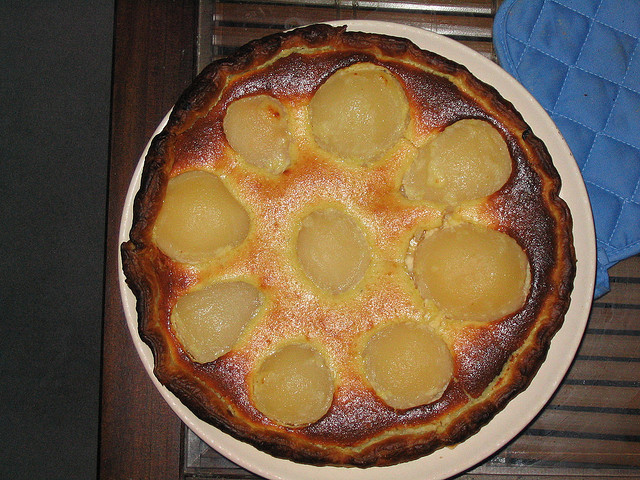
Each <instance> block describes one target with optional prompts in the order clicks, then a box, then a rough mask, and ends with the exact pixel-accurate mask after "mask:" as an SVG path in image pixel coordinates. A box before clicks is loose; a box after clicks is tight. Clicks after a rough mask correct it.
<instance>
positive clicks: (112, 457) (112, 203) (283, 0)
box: [99, 0, 640, 480]
mask: <svg viewBox="0 0 640 480" xmlns="http://www.w3.org/2000/svg"><path fill="white" fill-rule="evenodd" d="M116 3H117V8H116V15H115V32H114V42H115V44H114V71H113V92H112V119H111V160H110V171H109V203H108V224H107V253H106V277H105V309H104V332H103V372H102V398H101V425H100V462H99V475H100V478H101V479H114V480H122V479H136V480H137V479H162V480H174V479H176V480H177V479H183V478H189V479H199V478H202V479H204V478H257V477H255V476H254V475H252V474H250V473H248V472H246V471H244V470H242V469H240V468H239V467H236V466H235V465H233V464H231V463H230V462H228V461H226V460H225V459H223V458H222V457H221V456H220V455H218V454H217V453H216V452H215V451H213V450H212V449H210V448H208V447H207V446H206V445H205V444H203V443H202V442H201V441H200V440H199V439H198V438H197V437H196V436H195V435H194V434H193V433H192V432H191V431H189V429H188V428H186V427H185V426H184V425H183V424H182V422H181V421H180V420H179V419H178V417H176V415H175V414H174V413H173V412H172V411H171V409H170V408H169V407H168V406H167V404H166V403H165V402H164V400H163V399H162V397H161V396H160V394H159V393H158V392H157V391H156V389H155V387H154V386H153V384H152V382H151V380H150V379H149V378H148V376H147V374H146V371H145V370H144V368H143V366H142V363H141V361H140V359H139V357H138V355H137V352H136V350H135V348H134V345H133V342H132V340H131V338H130V334H129V330H128V328H127V325H126V320H125V317H124V312H123V308H122V303H121V300H120V291H119V284H118V252H119V248H118V230H119V222H120V217H121V214H122V208H123V205H124V199H125V196H126V192H127V188H128V186H129V182H130V181H131V177H132V174H133V171H134V168H135V166H136V164H137V161H138V158H139V156H140V154H141V153H142V151H143V149H144V147H145V145H146V143H147V141H148V139H149V137H150V136H151V135H152V133H153V131H154V130H155V128H156V126H157V125H158V124H159V123H160V121H161V119H162V118H163V116H164V115H165V114H166V113H167V112H168V111H169V110H170V108H171V106H172V105H173V103H174V102H175V100H176V99H177V97H178V95H179V94H180V93H181V92H182V90H184V88H186V87H187V86H188V84H189V83H190V81H191V80H192V78H193V77H194V75H195V74H196V72H197V71H198V70H199V69H200V68H201V66H202V65H203V64H204V63H206V62H208V61H209V60H211V59H212V58H213V57H215V56H218V55H225V54H227V53H229V52H230V51H232V50H233V48H235V47H237V46H239V45H240V44H242V43H245V42H246V41H247V40H250V39H252V38H257V37H260V36H262V35H264V34H266V33H270V32H271V31H275V30H279V29H282V28H288V27H292V26H295V25H298V24H302V23H311V22H314V21H322V20H332V19H336V18H342V19H344V18H371V19H381V20H389V21H396V22H403V23H409V24H412V25H419V26H422V27H423V28H428V29H430V30H434V31H437V32H438V33H442V34H446V35H449V36H451V37H453V38H456V39H458V40H461V41H463V43H466V44H468V45H469V46H471V47H472V48H475V49H476V50H478V51H480V52H481V53H483V54H484V55H486V56H487V57H489V58H492V55H493V50H492V45H491V24H492V17H493V14H494V13H495V9H496V4H497V2H496V1H491V0H468V1H464V0H463V1H458V0H441V1H439V2H420V1H418V0H413V1H411V0H408V1H402V2H400V1H393V0H391V1H385V2H375V1H373V2H364V1H359V2H356V1H355V0H354V1H353V2H351V1H340V0H326V1H324V0H314V1H313V2H307V4H306V6H305V5H304V2H295V1H290V0H280V1H274V0H262V1H260V2H256V1H254V2H250V4H249V5H247V2H242V1H240V0H226V1H222V0H220V1H218V0H216V1H214V0H204V1H203V3H202V4H199V3H198V2H196V1H195V0H192V1H187V0H184V1H179V0H174V1H169V0H119V1H118V2H116ZM310 4H312V6H309V5H310ZM639 272H640V257H638V256H636V257H632V258H630V259H628V260H625V261H623V262H621V263H620V264H618V265H616V266H615V267H613V268H612V270H611V272H610V273H611V282H612V283H611V286H612V288H611V292H610V293H608V294H607V295H605V296H604V297H602V298H600V299H598V300H596V301H595V303H594V305H593V308H592V312H591V316H590V319H589V324H588V327H587V332H586V335H585V338H584V340H583V343H582V346H581V347H580V350H579V352H578V355H577V358H576V361H575V362H574V364H573V366H572V367H571V369H570V371H569V373H568V375H567V377H566V379H565V380H564V382H563V384H562V385H561V387H560V389H559V390H558V392H557V393H556V395H555V396H554V398H553V399H552V400H551V402H550V404H549V405H548V406H547V407H546V408H545V409H544V410H543V412H542V413H541V414H540V415H539V417H538V418H537V419H536V420H535V421H534V422H533V423H532V424H531V425H530V426H529V427H528V428H527V429H526V430H525V431H524V432H523V433H522V434H520V435H519V436H518V437H517V438H516V439H514V441H513V442H511V443H510V444H509V445H508V446H507V447H506V448H505V449H504V450H502V451H501V452H498V453H497V454H496V456H495V457H493V458H491V459H489V460H487V461H486V462H485V463H483V464H482V465H479V466H477V467H476V468H474V469H473V470H472V471H470V472H467V473H466V474H464V475H462V476H461V478H465V479H487V480H501V479H505V480H506V479H516V478H523V477H524V478H527V479H536V478H539V479H543V478H544V479H548V478H567V477H569V476H573V477H577V478H586V477H588V478H601V479H604V478H640V320H639V318H638V317H639V314H640V273H639Z"/></svg>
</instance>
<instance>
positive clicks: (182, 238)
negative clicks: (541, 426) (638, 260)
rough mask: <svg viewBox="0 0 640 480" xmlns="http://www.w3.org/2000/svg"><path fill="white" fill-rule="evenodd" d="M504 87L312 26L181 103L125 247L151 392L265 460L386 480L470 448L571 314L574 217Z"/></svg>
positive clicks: (398, 48)
mask: <svg viewBox="0 0 640 480" xmlns="http://www.w3.org/2000/svg"><path fill="white" fill-rule="evenodd" d="M559 190H560V178H559V175H558V173H557V172H556V170H555V168H554V166H553V164H552V161H551V158H550V156H549V154H548V152H547V149H546V148H545V145H544V144H543V143H542V142H541V141H540V140H539V139H538V138H537V137H536V136H535V135H534V134H533V132H532V131H531V129H530V128H529V127H528V125H527V124H526V123H525V122H524V120H523V118H522V117H521V115H520V114H519V113H518V112H517V111H515V109H514V108H513V106H512V105H511V104H510V103H509V102H507V101H506V100H504V99H503V98H502V97H501V96H500V95H499V93H498V92H497V91H496V90H495V89H493V88H492V87H490V86H488V85H486V84H484V83H483V82H481V81H480V80H478V79H476V78H475V77H474V76H473V75H472V74H470V73H469V71H468V70H467V69H466V68H464V67H463V66H461V65H458V64H456V63H454V62H452V61H449V60H447V59H445V58H443V57H441V56H439V55H437V54H434V53H430V52H427V51H423V50H421V49H419V48H418V47H416V46H415V45H414V44H413V43H411V42H410V41H408V40H405V39H402V38H395V37H390V36H384V35H377V34H366V33H359V32H347V31H346V30H345V28H341V27H331V26H328V25H313V26H310V27H305V28H300V29H297V30H293V31H289V32H286V33H279V34H275V35H272V36H269V37H266V38H264V39H261V40H257V41H254V42H251V43H249V44H248V45H246V46H245V47H243V48H241V49H240V50H238V52H237V53H236V54H234V55H233V56H231V57H229V58H226V59H223V60H219V61H216V62H214V63H212V64H211V65H210V66H208V67H207V68H206V69H205V70H204V71H203V72H202V73H201V74H200V75H199V76H198V77H197V78H196V80H195V81H194V83H193V84H192V85H191V86H190V87H189V89H188V90H187V91H186V92H185V93H184V94H183V95H182V97H181V98H180V99H179V101H178V102H177V104H176V106H175V108H174V110H173V111H172V113H171V115H170V118H169V120H168V123H167V125H166V127H165V128H164V129H163V131H162V132H161V133H160V134H159V135H157V136H156V137H155V138H154V139H153V141H152V143H151V147H150V149H149V152H148V155H147V157H146V160H145V164H144V170H143V173H142V180H141V186H140V189H139V191H138V193H137V195H136V198H135V202H134V207H133V225H132V228H131V232H130V240H129V241H127V242H125V243H124V244H123V245H122V260H123V268H124V272H125V275H126V279H127V283H128V285H129V286H130V288H131V290H132V291H133V293H134V294H135V297H136V299H137V313H138V318H139V332H140V336H141V338H142V339H143V340H144V341H145V342H146V343H147V344H148V345H149V346H150V347H151V350H152V352H153V356H154V361H155V369H154V372H155V375H156V376H157V378H158V380H159V381H160V382H161V383H162V384H163V385H165V386H166V387H167V388H168V389H169V390H170V391H171V392H173V393H174V394H175V395H176V396H177V397H178V398H179V399H180V400H181V401H182V402H183V403H184V404H185V406H187V407H188V408H189V409H190V410H191V411H193V412H194V413H195V414H196V415H197V416H199V417H200V418H201V419H203V420H204V421H206V422H208V423H210V424H213V425H214V426H216V427H217V428H220V429H221V430H223V431H225V432H228V433H230V434H231V435H233V436H234V437H236V438H238V439H241V440H243V441H246V442H249V443H250V444H253V445H254V446H256V447H257V448H259V449H261V450H263V451H266V452H268V453H270V454H272V455H275V456H278V457H283V458H287V459H290V460H294V461H297V462H304V463H309V464H317V465H327V464H329V465H344V466H359V467H367V466H382V465H390V464H394V463H399V462H404V461H408V460H411V459H415V458H417V457H420V456H423V455H427V454H429V453H431V452H433V451H435V450H436V449H439V448H441V447H443V446H448V445H454V444H457V443H459V442H462V441H464V440H465V439H466V438H468V437H469V436H471V435H473V434H474V433H476V432H477V431H478V430H479V429H480V428H481V427H482V426H483V425H484V424H486V423H487V422H488V421H489V420H490V419H491V418H492V417H493V416H494V415H495V414H496V413H497V412H498V411H500V410H501V409H502V408H503V407H505V405H506V404H507V403H508V402H509V401H510V400H511V399H512V398H513V397H514V396H515V395H517V394H518V393H519V392H521V391H522V390H523V389H525V388H526V387H527V385H528V384H529V382H530V381H531V379H532V378H533V376H534V375H535V373H536V371H537V370H538V368H539V367H540V365H541V363H542V362H543V360H544V359H545V355H546V352H547V349H548V347H549V343H550V341H551V338H552V337H553V335H554V333H555V332H556V331H557V330H558V329H559V328H560V326H561V324H562V322H563V318H564V315H565V313H566V311H567V309H568V306H569V301H570V293H571V289H572V284H573V277H574V274H575V255H574V250H573V241H572V225H571V217H570V213H569V210H568V208H567V206H566V204H565V203H564V202H563V200H562V199H561V198H560V197H559Z"/></svg>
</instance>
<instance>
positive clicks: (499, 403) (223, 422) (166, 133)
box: [121, 25, 575, 467]
mask: <svg viewBox="0 0 640 480" xmlns="http://www.w3.org/2000/svg"><path fill="white" fill-rule="evenodd" d="M340 33H343V36H342V38H343V44H344V45H345V46H347V47H351V48H363V47H365V48H366V47H371V46H374V47H376V48H378V49H379V50H380V51H381V52H382V53H383V54H385V55H387V56H391V57H393V56H398V55H399V56H403V55H405V54H406V53H409V54H410V55H413V56H416V57H417V58H418V60H419V61H422V62H423V63H425V64H427V65H429V66H431V68H434V69H436V70H438V71H441V72H443V73H447V74H450V75H456V74H457V73H462V74H463V75H464V77H465V79H466V80H467V83H468V84H469V85H470V86H472V87H474V88H475V89H479V90H480V91H481V92H482V91H485V92H488V93H489V95H488V98H490V101H491V103H492V105H493V106H494V107H497V108H496V110H498V111H499V112H500V113H501V114H503V115H506V116H508V117H511V118H514V117H515V119H516V120H517V122H516V123H520V124H522V125H524V132H523V134H522V140H523V141H524V142H525V143H529V144H530V146H532V147H533V150H534V151H536V152H537V153H538V154H539V157H540V158H541V159H542V160H543V163H542V165H541V166H542V167H543V170H544V171H545V173H547V174H548V176H549V177H550V178H551V180H552V181H553V183H554V187H553V188H552V189H551V191H550V199H551V200H554V203H555V204H556V207H557V208H558V209H559V211H560V212H561V217H562V216H563V217H564V220H565V221H567V222H571V216H570V213H569V210H568V207H567V205H566V204H565V203H564V201H563V200H562V199H560V197H559V190H560V180H559V176H558V175H557V172H556V170H555V167H554V166H553V163H552V161H551V157H550V155H549V153H548V151H547V149H546V146H545V145H544V143H543V142H542V141H541V140H540V139H538V138H537V137H535V135H533V134H532V132H531V129H530V127H529V126H528V125H527V124H526V123H525V122H524V119H523V118H522V116H521V114H520V113H519V112H518V111H517V110H515V108H514V107H513V105H512V104H511V103H510V102H509V101H507V100H506V99H504V98H503V97H502V96H501V95H500V93H499V92H498V91H497V90H496V89H495V88H494V87H492V86H490V85H488V84H485V83H484V82H482V81H480V80H479V79H477V78H475V77H474V76H473V75H472V74H471V73H470V72H469V71H468V69H467V68H466V67H464V66H463V65H460V64H457V63H455V62H453V61H451V60H448V59H446V58H444V57H441V56H440V55H438V54H435V53H433V52H428V51H423V50H422V49H420V48H419V47H417V46H416V45H415V44H413V43H412V42H410V41H408V40H406V39H401V38H397V37H390V36H386V35H377V34H376V35H373V37H375V38H374V40H375V41H372V36H371V35H369V34H364V33H360V32H344V28H335V27H330V26H327V25H313V26H310V27H305V28H301V29H297V30H293V31H291V32H287V33H277V34H273V35H270V36H268V37H265V38H263V39H259V40H255V41H253V42H250V43H249V44H247V45H245V46H244V47H242V48H240V49H239V50H238V51H236V53H235V54H234V55H232V56H231V57H229V58H227V59H223V60H219V61H216V62H213V63H212V64H210V65H209V66H208V67H206V68H205V70H203V72H202V73H201V74H200V75H199V76H198V77H197V78H196V79H195V80H194V82H193V84H192V85H191V86H190V87H189V88H188V89H187V90H186V91H185V92H184V93H183V94H182V95H181V97H180V98H179V99H178V101H177V102H176V105H175V107H174V109H173V111H172V113H171V115H170V118H169V122H168V123H167V126H166V127H165V129H164V130H163V132H161V133H160V134H159V135H157V136H156V137H155V138H154V139H153V140H152V145H151V148H150V152H149V154H148V155H147V158H146V159H145V166H144V169H143V174H142V180H141V186H140V189H139V190H138V192H137V194H136V198H135V201H134V215H133V223H132V229H131V240H129V241H128V242H125V243H124V244H123V245H122V246H121V252H122V257H123V268H124V271H125V277H126V282H127V284H128V285H129V287H130V288H131V290H132V291H133V293H134V295H135V296H136V299H137V303H136V311H137V313H138V318H139V322H138V330H139V334H140V337H141V339H142V340H143V341H144V342H145V343H146V344H147V345H148V346H149V347H150V348H151V350H152V352H153V356H154V360H155V362H154V363H155V367H154V373H155V374H156V376H157V377H159V379H163V380H164V381H163V382H162V383H164V384H166V385H167V387H168V388H169V389H170V390H171V391H172V393H174V394H176V396H178V397H179V398H180V400H181V401H182V402H183V403H184V404H185V406H187V408H189V409H190V410H191V411H193V413H195V414H196V416H197V417H199V418H201V419H203V420H204V421H206V422H208V423H210V424H212V425H213V426H215V427H217V428H219V429H221V430H223V431H225V432H227V433H229V434H232V435H233V436H236V437H240V438H242V439H243V440H244V441H247V442H248V443H250V444H253V445H254V446H256V447H257V448H259V449H261V450H263V451H266V452H267V453H270V454H272V455H274V456H277V457H283V458H289V459H293V460H294V461H300V462H304V463H308V464H314V465H327V464H343V463H344V462H348V463H350V464H352V465H354V466H358V467H369V466H375V465H391V464H394V463H398V462H404V461H407V460H410V459H415V458H419V457H422V456H425V455H428V454H430V453H432V452H434V451H436V450H437V449H439V448H442V447H443V446H446V445H451V444H456V443H459V442H462V441H464V440H466V439H467V438H469V437H471V436H472V435H474V434H475V433H477V432H478V431H479V430H480V429H481V428H482V427H483V426H484V425H486V424H487V423H488V422H489V421H490V420H491V419H492V418H493V417H494V416H495V414H496V413H497V412H498V411H500V410H502V409H503V408H504V407H505V406H506V405H507V404H508V403H509V402H510V401H511V399H512V398H513V397H515V396H516V395H517V394H519V393H521V392H522V391H524V390H525V389H526V388H527V386H528V385H529V384H530V382H531V381H532V379H533V376H534V374H535V373H536V372H537V370H538V369H539V367H540V366H541V365H542V363H543V361H544V359H545V358H546V355H547V350H548V347H549V344H550V342H551V339H552V337H553V336H554V334H555V333H556V332H557V330H558V329H559V328H560V327H561V325H562V321H563V319H564V315H565V313H566V311H567V309H568V301H565V302H561V304H560V305H559V304H558V303H557V302H556V303H555V304H554V312H552V314H551V315H550V316H551V317H552V318H553V319H554V320H555V321H554V322H553V324H550V326H549V328H546V329H543V331H542V332H541V333H542V334H540V335H538V336H537V337H536V339H537V342H536V344H535V348H534V349H531V348H529V353H528V354H527V355H526V356H525V357H524V358H522V359H519V361H518V370H517V371H518V376H517V382H515V383H512V384H511V385H508V386H507V388H506V389H503V390H502V391H498V392H497V393H498V394H499V396H497V399H494V400H492V401H490V402H489V403H483V404H478V405H477V406H475V407H472V408H471V409H470V410H469V411H468V412H465V416H464V418H460V419H458V420H457V421H456V422H454V423H452V424H451V425H450V427H449V428H448V429H447V430H446V431H444V432H443V433H440V434H438V435H434V436H432V437H431V438H430V439H429V441H428V442H424V436H423V435H420V434H413V435H412V434H408V435H405V436H403V437H401V438H400V439H395V440H394V439H389V441H382V442H378V443H376V444H374V445H371V446H370V447H365V448H364V449H363V450H362V451H363V452H366V451H369V453H367V454H366V455H360V456H359V458H357V459H356V458H353V457H352V456H351V455H345V454H343V453H342V454H340V456H339V458H333V459H330V456H328V455H327V454H326V452H325V451H323V449H322V448H319V447H318V448H317V452H314V453H313V454H310V452H309V451H308V450H306V451H304V452H301V451H300V450H299V449H297V448H296V447H295V445H294V446H289V444H288V443H289V442H287V439H286V438H285V437H284V436H283V435H282V434H280V433H274V432H268V431H264V432H262V433H263V440H260V439H256V438H254V437H253V436H252V435H251V434H250V433H247V432H245V430H249V431H250V430H251V429H249V428H248V425H245V424H244V423H243V426H244V430H242V431H241V430H239V429H238V427H237V425H234V424H232V423H230V422H229V421H228V419H227V417H226V416H224V415H220V416H216V415H213V414H212V412H211V411H210V410H209V409H207V408H205V407H204V406H203V403H202V402H204V403H205V404H209V403H210V401H211V398H210V397H208V396H206V395H205V393H204V392H203V390H202V389H200V388H193V386H192V385H191V384H190V382H189V379H186V380H185V381H181V377H179V376H178V377H176V376H175V375H174V374H168V373H167V372H165V371H164V370H165V369H164V368H163V366H162V365H158V359H160V358H161V357H162V356H163V354H164V351H165V350H166V345H165V342H166V339H165V337H164V336H163V334H162V332H160V333H158V332H157V331H156V330H157V326H156V327H155V328H154V327H153V326H152V325H150V323H149V320H150V318H152V317H153V316H152V315H151V312H152V307H151V303H152V302H151V301H150V300H151V299H152V298H153V295H152V293H151V292H152V287H151V282H149V281H145V282H141V281H140V278H146V276H144V275H139V273H141V271H142V269H141V268H140V264H139V263H138V262H137V259H139V256H138V255H139V254H140V250H141V249H144V248H147V246H146V245H145V243H144V239H143V238H142V235H143V232H144V231H145V230H147V228H148V225H149V224H150V223H151V221H152V218H150V217H154V218H155V215H157V212H149V211H147V210H144V209H142V206H143V205H145V204H147V202H149V201H150V199H151V200H152V199H153V198H151V197H155V196H157V195H159V194H160V193H161V190H162V189H163V188H164V187H163V186H162V185H161V183H162V182H161V178H162V168H163V163H164V161H165V155H166V152H165V147H166V144H167V142H168V139H169V137H170V136H171V132H172V131H174V130H175V129H178V128H179V127H180V126H182V125H184V124H185V122H187V121H188V119H189V116H191V115H193V111H194V110H196V111H197V110H200V109H202V108H206V107H207V102H209V101H211V100H212V98H211V97H212V92H213V94H217V93H219V89H220V88H221V86H222V84H221V82H222V81H224V79H225V78H226V77H224V78H223V76H224V75H225V74H226V75H229V74H232V73H236V72H240V71H243V70H244V69H245V68H247V67H250V66H251V65H252V64H254V63H255V62H257V61H260V60H261V59H263V58H264V57H267V59H268V58H270V57H272V56H274V55H276V54H277V52H278V50H280V49H282V48H285V43H286V40H288V39H291V38H297V37H296V35H298V34H299V35H300V38H302V39H303V40H305V41H307V42H308V45H309V46H311V47H312V46H314V44H315V43H316V42H320V43H325V42H328V41H329V40H331V39H334V38H340ZM345 39H346V41H344V40H345ZM363 40H364V42H363ZM385 41H386V42H385ZM390 45H391V48H390ZM459 91H460V93H461V94H466V93H465V92H463V91H461V90H459ZM485 98H486V97H485ZM496 100H498V101H496ZM514 114H515V115H514ZM540 153H542V154H540ZM164 166H165V167H166V165H164ZM553 173H555V175H554V174H553ZM554 219H555V220H557V218H556V217H555V216H554ZM557 228H558V223H557V221H556V231H557ZM565 240H566V241H565V245H564V246H563V251H564V252H568V251H570V253H568V254H567V255H565V256H566V257H571V259H572V261H570V262H568V263H567V265H568V266H569V268H568V270H570V271H569V272H564V274H563V275H562V278H563V280H564V281H563V282H562V284H561V285H560V289H559V296H560V298H567V299H568V294H569V292H570V291H571V288H572V285H573V277H574V275H575V261H574V260H575V253H574V251H573V243H572V242H571V241H570V239H565ZM167 370H169V369H167ZM180 374H182V372H180ZM185 394H186V395H185ZM494 396H495V395H494ZM196 399H198V400H196ZM219 406H221V407H222V409H223V410H225V411H227V413H228V414H229V415H230V416H233V415H234V414H233V413H232V412H231V410H230V409H229V408H228V406H226V405H225V404H223V403H221V402H219ZM411 436H413V437H415V438H416V439H419V442H418V443H415V444H410V446H409V447H407V443H406V440H407V438H409V437H411ZM266 438H270V439H273V440H275V441H276V442H275V443H268V442H267V441H266ZM273 440H272V441H273ZM283 441H284V442H283ZM282 442H283V443H282Z"/></svg>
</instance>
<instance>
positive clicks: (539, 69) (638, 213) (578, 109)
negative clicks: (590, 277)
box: [493, 0, 640, 297]
mask: <svg viewBox="0 0 640 480" xmlns="http://www.w3.org/2000/svg"><path fill="white" fill-rule="evenodd" d="M493 34H494V44H495V48H496V52H497V55H498V60H499V62H500V64H501V66H502V67H503V68H504V69H505V70H506V71H507V72H509V73H510V74H511V75H512V76H513V77H515V78H516V79H517V80H518V81H519V82H520V83H522V84H523V85H524V86H525V87H526V88H527V89H528V90H529V92H531V94H533V96H534V97H535V98H536V99H537V100H538V102H539V103H540V104H541V105H542V106H543V107H544V109H545V110H546V111H547V112H548V113H549V115H550V116H551V118H552V119H553V120H554V122H555V123H556V125H557V126H558V128H559V129H560V131H561V132H562V135H563V136H564V138H565V140H566V141H567V143H568V144H569V147H570V148H571V151H572V153H573V155H574V157H575V159H576V161H577V163H578V166H579V167H580V171H581V172H582V176H583V178H584V181H585V184H586V186H587V191H588V193H589V199H590V201H591V207H592V210H593V215H594V221H595V228H596V241H597V254H598V265H597V267H598V271H597V277H596V289H595V297H598V296H601V295H603V294H604V293H606V292H607V291H608V290H609V276H608V273H607V269H608V268H610V267H611V266H612V265H614V264H615V263H617V262H619V261H620V260H623V259H624V258H627V257H629V256H631V255H635V254H637V253H638V252H640V121H639V120H640V47H639V46H638V43H639V38H640V0H506V1H505V2H504V3H503V4H502V6H501V7H500V9H499V10H498V13H497V15H496V18H495V22H494V26H493Z"/></svg>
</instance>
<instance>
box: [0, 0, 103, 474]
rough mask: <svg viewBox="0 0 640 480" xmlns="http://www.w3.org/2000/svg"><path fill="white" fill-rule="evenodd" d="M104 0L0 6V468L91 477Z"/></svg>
mask: <svg viewBox="0 0 640 480" xmlns="http://www.w3.org/2000/svg"><path fill="white" fill-rule="evenodd" d="M113 3H114V1H113V0H109V1H33V0H29V1H3V2H1V4H0V7H1V8H0V49H1V52H2V54H1V56H0V59H1V63H0V105H1V106H2V114H1V116H0V122H1V124H0V125H1V128H2V130H1V132H2V133H1V135H0V154H1V157H0V158H1V161H2V173H1V174H0V194H1V197H0V212H1V216H0V228H1V231H2V243H1V246H2V250H1V257H0V266H1V267H0V268H1V270H0V278H1V280H0V281H1V282H2V283H1V285H0V315H1V317H0V382H1V386H0V478H2V479H23V478H24V479H27V478H28V479H75V478H78V479H89V478H95V477H96V471H97V444H98V411H99V376H100V336H101V319H102V287H103V259H104V233H105V208H106V207H105V206H106V188H107V162H108V138H109V137H108V133H109V98H110V83H111V52H112V31H113V9H114V5H113Z"/></svg>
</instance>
